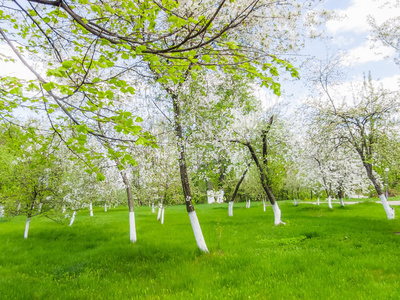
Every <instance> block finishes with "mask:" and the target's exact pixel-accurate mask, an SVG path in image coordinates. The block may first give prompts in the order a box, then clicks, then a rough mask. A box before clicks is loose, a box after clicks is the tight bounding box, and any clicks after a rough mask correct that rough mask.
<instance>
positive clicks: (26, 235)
mask: <svg viewBox="0 0 400 300" xmlns="http://www.w3.org/2000/svg"><path fill="white" fill-rule="evenodd" d="M30 222H31V218H28V219H26V224H25V232H24V239H27V238H28V232H29V223H30Z"/></svg>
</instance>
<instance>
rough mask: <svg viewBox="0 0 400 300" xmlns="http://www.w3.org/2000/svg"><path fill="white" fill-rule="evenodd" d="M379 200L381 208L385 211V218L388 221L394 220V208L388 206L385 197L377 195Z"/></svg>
mask: <svg viewBox="0 0 400 300" xmlns="http://www.w3.org/2000/svg"><path fill="white" fill-rule="evenodd" d="M379 199H381V202H382V205H383V208H384V209H385V212H386V215H387V218H388V219H389V220H394V208H392V207H390V206H389V203H388V201H387V199H386V196H385V195H384V194H382V195H379Z"/></svg>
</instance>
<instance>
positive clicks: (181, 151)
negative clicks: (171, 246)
mask: <svg viewBox="0 0 400 300" xmlns="http://www.w3.org/2000/svg"><path fill="white" fill-rule="evenodd" d="M171 96H172V102H173V107H174V120H175V133H176V136H177V138H178V142H177V146H178V155H179V157H178V161H179V172H180V175H181V183H182V189H183V195H184V197H185V203H186V210H187V212H192V211H194V206H193V203H192V193H191V191H190V185H189V176H188V171H187V165H186V155H185V146H184V144H183V131H182V123H181V110H180V107H179V103H178V102H177V97H176V96H175V95H171Z"/></svg>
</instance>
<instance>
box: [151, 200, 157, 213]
mask: <svg viewBox="0 0 400 300" xmlns="http://www.w3.org/2000/svg"><path fill="white" fill-rule="evenodd" d="M155 212H156V211H155V209H154V202H152V203H151V213H153V214H154V213H155Z"/></svg>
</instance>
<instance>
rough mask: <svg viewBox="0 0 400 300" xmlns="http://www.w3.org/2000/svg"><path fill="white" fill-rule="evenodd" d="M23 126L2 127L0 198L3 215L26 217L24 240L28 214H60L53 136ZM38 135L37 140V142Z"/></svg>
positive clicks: (58, 168)
mask: <svg viewBox="0 0 400 300" xmlns="http://www.w3.org/2000/svg"><path fill="white" fill-rule="evenodd" d="M31 125H33V126H35V125H36V124H31ZM25 126H26V130H27V132H24V131H23V130H21V129H20V128H19V127H17V126H7V128H4V127H3V128H2V132H1V138H0V151H1V155H0V160H1V165H2V169H1V171H0V172H1V182H0V197H1V199H2V200H1V202H3V203H4V204H5V208H4V209H5V213H6V215H9V216H16V215H25V216H26V217H27V220H26V225H25V233H24V238H25V239H27V238H28V232H29V224H30V221H31V218H32V217H34V216H37V215H45V216H47V217H49V218H52V219H54V216H58V217H59V216H60V212H61V204H62V193H61V192H62V191H61V178H62V176H63V170H62V168H61V161H60V160H59V159H57V158H56V157H55V155H54V153H53V150H52V145H51V144H52V143H53V142H55V141H56V139H55V140H53V139H54V136H45V135H40V134H39V133H37V132H36V133H33V131H38V130H37V129H34V127H31V126H29V125H25ZM33 137H34V138H33ZM39 138H40V139H41V141H37V139H39Z"/></svg>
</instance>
